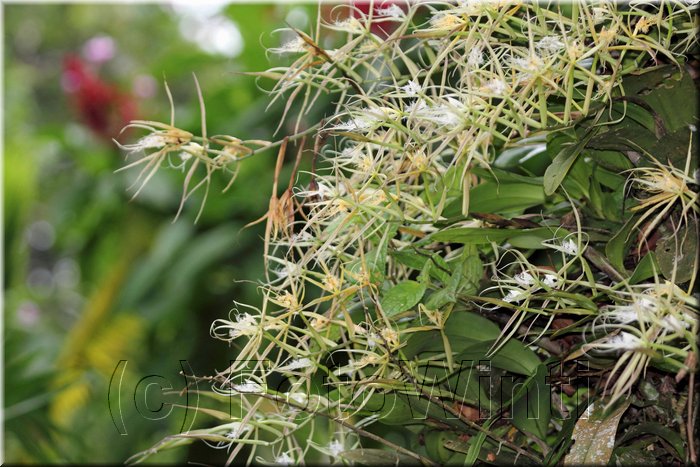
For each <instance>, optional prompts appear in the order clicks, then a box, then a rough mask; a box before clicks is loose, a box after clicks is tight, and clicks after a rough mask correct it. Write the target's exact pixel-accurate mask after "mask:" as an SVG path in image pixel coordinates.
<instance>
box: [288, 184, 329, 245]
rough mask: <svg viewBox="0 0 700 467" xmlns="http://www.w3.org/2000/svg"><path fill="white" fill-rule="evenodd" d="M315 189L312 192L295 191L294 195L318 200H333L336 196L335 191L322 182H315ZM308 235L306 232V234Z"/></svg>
mask: <svg viewBox="0 0 700 467" xmlns="http://www.w3.org/2000/svg"><path fill="white" fill-rule="evenodd" d="M315 188H316V189H314V190H301V191H297V192H296V195H297V196H298V197H299V198H314V197H317V198H320V199H328V198H333V197H334V196H335V195H336V190H334V189H333V188H331V187H330V186H328V185H326V184H325V183H323V182H316V187H315ZM307 233H308V232H307Z"/></svg>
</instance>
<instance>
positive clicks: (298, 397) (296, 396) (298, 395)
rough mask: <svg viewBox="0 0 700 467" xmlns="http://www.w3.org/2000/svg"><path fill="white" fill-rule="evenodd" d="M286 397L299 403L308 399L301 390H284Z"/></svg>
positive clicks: (301, 403)
mask: <svg viewBox="0 0 700 467" xmlns="http://www.w3.org/2000/svg"><path fill="white" fill-rule="evenodd" d="M285 396H287V399H288V400H289V399H291V400H292V401H294V402H296V403H297V404H299V405H304V404H306V402H307V401H308V400H309V396H308V395H306V394H304V393H303V392H286V393H285Z"/></svg>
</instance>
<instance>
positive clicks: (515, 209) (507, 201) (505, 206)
mask: <svg viewBox="0 0 700 467" xmlns="http://www.w3.org/2000/svg"><path fill="white" fill-rule="evenodd" d="M469 197H470V204H471V206H473V207H474V210H475V211H478V212H480V213H497V214H520V213H522V212H523V211H524V210H525V209H527V208H531V207H533V206H537V205H539V204H542V203H544V199H545V196H544V190H543V189H542V187H541V186H538V185H532V184H528V183H497V182H486V183H482V184H480V185H477V186H475V187H474V188H472V189H471V191H470V192H469Z"/></svg>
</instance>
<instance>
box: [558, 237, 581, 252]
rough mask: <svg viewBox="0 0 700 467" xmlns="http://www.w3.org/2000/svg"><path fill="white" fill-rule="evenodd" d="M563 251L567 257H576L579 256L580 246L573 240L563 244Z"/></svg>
mask: <svg viewBox="0 0 700 467" xmlns="http://www.w3.org/2000/svg"><path fill="white" fill-rule="evenodd" d="M561 251H563V252H564V253H566V254H567V255H571V256H575V255H577V254H578V245H576V242H574V241H573V240H571V239H569V240H566V241H565V242H563V243H562V244H561Z"/></svg>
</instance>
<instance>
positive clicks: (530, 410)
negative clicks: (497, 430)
mask: <svg viewBox="0 0 700 467" xmlns="http://www.w3.org/2000/svg"><path fill="white" fill-rule="evenodd" d="M546 377H547V367H546V366H545V365H543V364H540V365H539V366H538V367H537V371H536V373H535V375H534V376H533V377H532V378H529V379H528V381H527V382H526V383H525V385H524V387H523V391H524V392H525V394H524V397H519V398H518V399H517V400H516V401H515V403H514V404H513V424H514V425H515V426H516V427H518V428H520V429H521V430H523V431H525V432H527V433H531V434H533V435H535V436H537V437H538V438H540V439H542V440H544V439H546V437H547V431H548V427H549V421H550V419H551V416H552V412H551V397H552V395H551V392H550V387H549V385H548V384H547V381H546Z"/></svg>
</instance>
